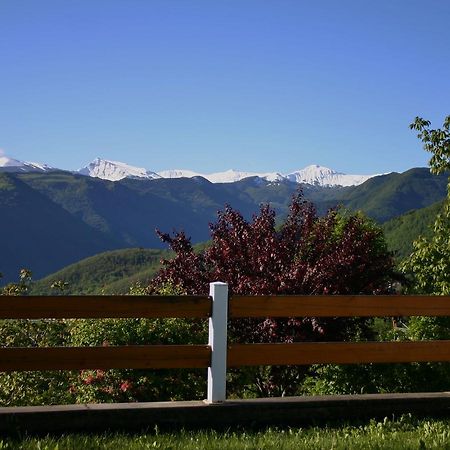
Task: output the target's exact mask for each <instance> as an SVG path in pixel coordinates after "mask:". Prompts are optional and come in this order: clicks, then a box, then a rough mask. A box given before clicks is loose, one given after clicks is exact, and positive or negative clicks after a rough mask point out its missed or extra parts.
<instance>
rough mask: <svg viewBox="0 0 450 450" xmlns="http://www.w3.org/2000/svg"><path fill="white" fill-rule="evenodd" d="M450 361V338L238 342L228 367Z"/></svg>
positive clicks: (231, 351) (231, 352)
mask: <svg viewBox="0 0 450 450" xmlns="http://www.w3.org/2000/svg"><path fill="white" fill-rule="evenodd" d="M421 361H450V341H418V342H302V343H295V344H236V345H231V346H230V347H229V348H228V367H239V366H259V365H303V364H306V365H307V364H359V363H395V362H397V363H400V362H421Z"/></svg>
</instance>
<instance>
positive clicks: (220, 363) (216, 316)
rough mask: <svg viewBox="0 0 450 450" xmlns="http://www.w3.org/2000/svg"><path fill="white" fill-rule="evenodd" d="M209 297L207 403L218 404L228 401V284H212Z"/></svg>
mask: <svg viewBox="0 0 450 450" xmlns="http://www.w3.org/2000/svg"><path fill="white" fill-rule="evenodd" d="M209 295H210V296H211V297H212V314H211V317H210V318H209V345H210V347H211V366H210V367H208V396H207V398H206V402H207V403H216V402H223V401H225V399H226V387H227V383H226V376H227V324H228V284H227V283H221V282H219V281H217V282H215V283H210V284H209Z"/></svg>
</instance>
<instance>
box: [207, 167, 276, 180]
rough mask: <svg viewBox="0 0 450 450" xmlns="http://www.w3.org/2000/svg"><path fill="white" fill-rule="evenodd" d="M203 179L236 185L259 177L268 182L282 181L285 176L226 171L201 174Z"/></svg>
mask: <svg viewBox="0 0 450 450" xmlns="http://www.w3.org/2000/svg"><path fill="white" fill-rule="evenodd" d="M201 176H202V177H204V178H206V179H207V180H209V181H211V183H234V182H236V181H240V180H243V179H244V178H249V177H258V178H262V179H264V180H266V181H280V180H282V179H283V178H284V177H283V175H281V174H279V173H275V172H273V173H272V172H270V173H257V172H241V171H239V170H234V169H230V170H226V171H225V172H215V173H210V174H201Z"/></svg>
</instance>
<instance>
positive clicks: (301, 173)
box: [78, 158, 376, 186]
mask: <svg viewBox="0 0 450 450" xmlns="http://www.w3.org/2000/svg"><path fill="white" fill-rule="evenodd" d="M78 173H80V174H81V175H88V176H91V177H97V178H103V179H105V180H111V181H118V180H122V179H123V178H142V179H150V180H154V179H157V178H192V177H203V178H205V179H207V180H208V181H210V182H211V183H234V182H236V181H240V180H243V179H244V178H249V177H258V178H259V179H261V180H265V181H268V182H279V181H283V180H288V181H292V182H294V183H305V184H310V185H314V186H356V185H358V184H361V183H364V181H366V180H368V179H369V178H371V177H373V176H376V175H347V174H344V173H341V172H336V171H335V170H332V169H329V168H328V167H322V166H318V165H311V166H308V167H305V168H304V169H301V170H297V171H295V172H291V173H288V174H286V175H283V174H281V173H279V172H265V173H261V172H243V171H239V170H234V169H230V170H226V171H224V172H215V173H210V174H205V173H200V172H195V171H193V170H186V169H170V170H163V171H161V172H157V173H156V172H153V171H151V170H147V169H144V168H140V167H134V166H130V165H129V164H126V163H123V162H119V161H108V160H105V159H100V158H96V159H95V160H94V161H92V162H91V163H90V164H89V165H87V166H86V167H84V168H83V169H80V170H79V171H78Z"/></svg>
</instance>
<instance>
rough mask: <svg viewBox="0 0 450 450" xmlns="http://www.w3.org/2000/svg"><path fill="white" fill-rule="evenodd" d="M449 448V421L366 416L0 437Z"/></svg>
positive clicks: (57, 444)
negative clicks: (282, 424)
mask: <svg viewBox="0 0 450 450" xmlns="http://www.w3.org/2000/svg"><path fill="white" fill-rule="evenodd" d="M99 448H101V449H114V450H116V449H118V448H124V449H125V448H126V449H155V448H159V449H183V450H184V449H185V450H191V449H192V450H193V449H220V450H227V449H230V450H231V449H233V450H234V449H238V450H239V449H277V450H282V449H294V448H295V449H349V448H351V449H402V450H405V449H432V448H436V449H446V448H447V449H450V419H442V420H436V419H421V420H419V419H415V418H413V417H411V416H408V415H406V416H402V417H401V418H400V419H398V420H388V419H387V418H385V419H384V420H383V421H375V420H371V421H370V422H368V423H363V424H361V425H357V426H354V425H353V426H352V425H339V426H324V427H309V428H287V429H267V430H265V431H228V432H216V431H211V430H209V431H196V432H194V431H183V432H173V433H160V432H158V430H155V431H154V432H153V433H147V434H138V435H130V434H101V435H75V434H74V435H67V436H62V437H45V438H31V437H29V438H24V439H20V440H18V439H8V438H3V440H2V439H1V438H0V449H36V450H37V449H39V450H43V449H48V450H50V449H55V450H56V449H58V450H62V449H68V450H69V449H74V450H75V449H77V450H78V449H99Z"/></svg>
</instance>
